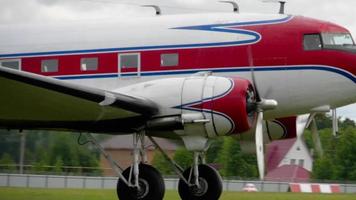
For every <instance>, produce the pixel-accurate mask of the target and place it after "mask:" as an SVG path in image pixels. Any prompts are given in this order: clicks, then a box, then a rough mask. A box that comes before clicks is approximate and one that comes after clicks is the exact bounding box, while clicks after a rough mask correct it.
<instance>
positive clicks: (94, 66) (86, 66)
mask: <svg viewBox="0 0 356 200" xmlns="http://www.w3.org/2000/svg"><path fill="white" fill-rule="evenodd" d="M80 69H81V70H82V71H96V70H98V58H82V59H81V60H80Z"/></svg>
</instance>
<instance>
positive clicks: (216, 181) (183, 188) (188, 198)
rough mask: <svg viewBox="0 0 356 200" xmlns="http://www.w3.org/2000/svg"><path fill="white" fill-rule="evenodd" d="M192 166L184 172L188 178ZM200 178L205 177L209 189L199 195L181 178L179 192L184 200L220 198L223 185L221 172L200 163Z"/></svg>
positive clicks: (213, 199)
mask: <svg viewBox="0 0 356 200" xmlns="http://www.w3.org/2000/svg"><path fill="white" fill-rule="evenodd" d="M190 169H191V167H190V168H188V169H186V170H185V171H184V173H183V175H184V177H185V178H186V179H188V178H189V174H190ZM198 169H199V179H204V180H205V181H206V183H207V191H206V192H205V193H204V194H200V195H199V196H197V195H195V194H194V192H192V189H191V188H190V187H189V186H188V185H187V184H186V183H185V182H184V181H183V180H181V179H180V180H179V185H178V192H179V196H180V197H181V199H182V200H218V199H219V198H220V196H221V193H222V190H223V187H222V180H221V177H220V175H219V173H218V172H217V171H216V170H215V169H214V168H212V167H210V166H208V165H199V166H198Z"/></svg>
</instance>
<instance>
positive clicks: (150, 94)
mask: <svg viewBox="0 0 356 200" xmlns="http://www.w3.org/2000/svg"><path fill="white" fill-rule="evenodd" d="M117 92H121V93H127V94H130V95H135V96H141V97H145V98H148V99H151V100H153V101H154V102H156V103H157V104H158V105H159V106H160V113H159V115H158V116H157V118H158V119H160V118H161V119H162V120H161V121H160V120H156V121H155V122H157V123H150V127H155V128H158V129H160V130H164V124H165V123H166V124H169V123H172V121H169V120H168V118H166V117H167V116H170V117H171V116H179V117H180V120H177V118H175V119H174V121H175V122H177V121H179V123H181V129H180V130H175V132H176V133H177V134H179V135H203V136H205V137H209V138H212V137H216V136H221V135H231V134H238V133H243V132H246V131H247V130H249V129H250V128H251V127H252V125H253V123H254V119H255V112H252V111H251V112H250V113H249V111H248V106H247V105H248V102H252V101H254V89H253V87H252V85H251V83H250V82H249V81H248V80H245V79H241V78H225V77H217V76H208V75H206V74H202V75H197V76H191V77H182V78H168V79H159V80H154V81H149V82H145V83H140V84H137V85H134V86H129V87H127V88H122V89H119V90H117ZM171 118H172V117H171ZM172 119H173V118H172ZM157 124H159V125H157ZM176 127H178V126H176Z"/></svg>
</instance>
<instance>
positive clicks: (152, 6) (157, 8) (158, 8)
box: [142, 5, 162, 15]
mask: <svg viewBox="0 0 356 200" xmlns="http://www.w3.org/2000/svg"><path fill="white" fill-rule="evenodd" d="M142 7H150V8H154V9H155V11H156V15H161V14H162V11H161V8H160V7H159V6H157V5H142Z"/></svg>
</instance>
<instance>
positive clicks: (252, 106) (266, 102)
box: [248, 68, 278, 180]
mask: <svg viewBox="0 0 356 200" xmlns="http://www.w3.org/2000/svg"><path fill="white" fill-rule="evenodd" d="M251 75H252V83H253V86H254V90H255V101H254V102H250V103H249V105H248V109H249V111H251V112H254V113H257V119H256V128H255V143H256V157H257V166H258V172H259V175H260V179H261V180H262V179H263V178H264V174H265V159H264V148H263V144H264V143H263V128H262V127H263V114H264V112H265V111H267V110H272V109H275V108H276V107H277V105H278V103H277V101H276V100H274V99H264V98H262V97H261V96H260V93H259V90H258V87H257V82H256V78H255V72H254V69H253V68H252V69H251Z"/></svg>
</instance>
